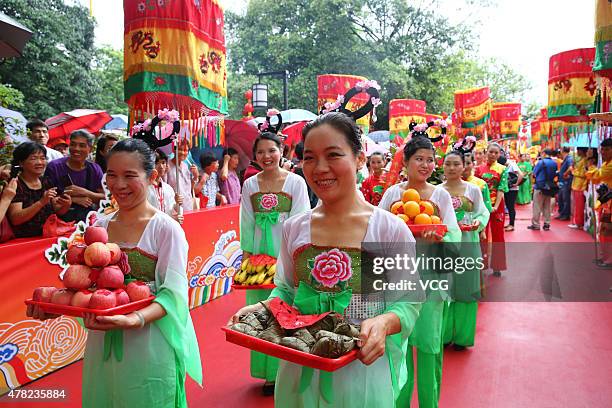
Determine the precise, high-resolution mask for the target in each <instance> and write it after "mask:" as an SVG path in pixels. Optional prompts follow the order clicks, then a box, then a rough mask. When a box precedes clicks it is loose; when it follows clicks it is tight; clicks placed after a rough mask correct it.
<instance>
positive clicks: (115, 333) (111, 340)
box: [104, 329, 123, 361]
mask: <svg viewBox="0 0 612 408" xmlns="http://www.w3.org/2000/svg"><path fill="white" fill-rule="evenodd" d="M111 352H114V354H115V358H116V359H117V361H121V360H123V330H119V329H118V330H108V331H106V333H104V361H106V360H108V359H109V358H110V356H111Z"/></svg>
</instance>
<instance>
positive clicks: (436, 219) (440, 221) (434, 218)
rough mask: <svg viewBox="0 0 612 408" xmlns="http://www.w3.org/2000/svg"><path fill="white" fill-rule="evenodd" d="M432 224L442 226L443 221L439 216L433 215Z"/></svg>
mask: <svg viewBox="0 0 612 408" xmlns="http://www.w3.org/2000/svg"><path fill="white" fill-rule="evenodd" d="M431 223H432V224H442V220H441V219H440V217H438V216H437V215H432V216H431Z"/></svg>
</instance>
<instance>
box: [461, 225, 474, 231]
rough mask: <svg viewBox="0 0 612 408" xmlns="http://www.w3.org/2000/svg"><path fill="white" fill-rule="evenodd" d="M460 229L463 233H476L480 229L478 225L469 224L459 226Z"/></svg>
mask: <svg viewBox="0 0 612 408" xmlns="http://www.w3.org/2000/svg"><path fill="white" fill-rule="evenodd" d="M459 228H460V229H461V231H464V232H466V231H476V230H477V229H478V226H477V225H467V224H459Z"/></svg>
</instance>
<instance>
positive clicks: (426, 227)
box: [408, 224, 448, 237]
mask: <svg viewBox="0 0 612 408" xmlns="http://www.w3.org/2000/svg"><path fill="white" fill-rule="evenodd" d="M408 228H410V231H412V235H414V236H415V237H420V236H422V235H423V232H425V231H435V232H436V233H437V234H438V235H444V234H446V231H448V228H447V227H446V224H410V225H408Z"/></svg>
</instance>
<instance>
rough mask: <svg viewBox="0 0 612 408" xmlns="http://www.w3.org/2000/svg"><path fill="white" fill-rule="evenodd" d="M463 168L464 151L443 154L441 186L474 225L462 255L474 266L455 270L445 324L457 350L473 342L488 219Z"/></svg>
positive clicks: (464, 220) (461, 219)
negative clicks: (483, 234)
mask: <svg viewBox="0 0 612 408" xmlns="http://www.w3.org/2000/svg"><path fill="white" fill-rule="evenodd" d="M468 154H469V153H468ZM464 169H465V158H464V155H463V152H462V151H458V150H454V151H452V152H450V153H448V154H447V155H446V156H445V157H444V176H445V178H446V181H445V182H444V183H443V184H442V186H443V187H444V188H445V189H446V191H448V192H449V194H450V195H451V199H452V203H453V208H454V210H455V215H456V216H457V222H458V223H459V225H460V226H465V227H464V228H466V229H467V228H468V227H469V228H470V229H471V230H466V231H463V232H462V233H461V235H462V236H461V247H460V250H459V256H461V257H462V258H463V259H464V260H466V261H465V264H466V265H467V260H471V261H470V262H469V264H470V265H473V267H471V268H465V269H466V270H463V271H458V270H456V271H455V272H456V273H455V274H454V276H453V278H454V279H453V286H452V288H453V290H452V292H451V296H452V301H451V303H450V306H449V310H448V314H447V318H446V320H445V327H444V344H450V343H453V345H454V348H455V350H463V349H465V348H466V347H471V346H473V345H474V337H475V334H476V314H477V312H478V299H479V298H480V270H481V268H482V266H479V264H478V260H482V253H481V251H480V238H479V233H480V232H481V231H482V230H483V229H484V228H485V227H486V225H487V222H488V221H489V211H488V210H487V208H486V207H485V205H484V201H483V197H482V192H481V191H480V189H479V188H478V186H476V185H475V184H472V183H469V182H467V181H463V180H462V175H463V172H464ZM459 272H461V273H459Z"/></svg>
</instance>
